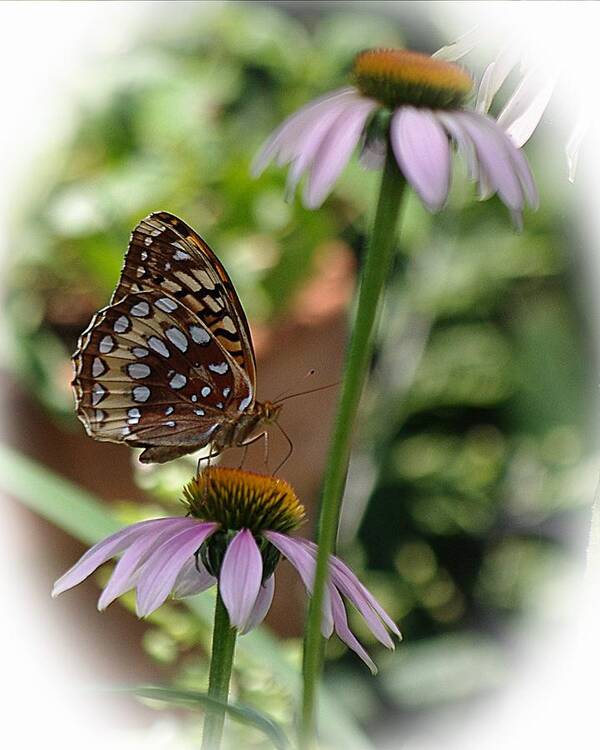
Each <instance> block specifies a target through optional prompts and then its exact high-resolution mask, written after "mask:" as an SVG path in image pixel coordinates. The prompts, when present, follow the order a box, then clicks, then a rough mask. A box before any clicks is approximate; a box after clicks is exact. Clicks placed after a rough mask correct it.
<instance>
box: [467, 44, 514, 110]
mask: <svg viewBox="0 0 600 750" xmlns="http://www.w3.org/2000/svg"><path fill="white" fill-rule="evenodd" d="M519 56H520V53H519V47H518V46H517V45H515V44H508V45H506V47H504V49H503V50H501V52H500V54H499V55H498V57H497V58H496V59H495V60H494V61H493V62H491V63H490V64H489V65H488V66H487V68H486V69H485V71H484V73H483V76H482V77H481V83H480V84H479V89H478V91H477V101H476V103H475V110H476V111H477V112H480V113H481V114H486V113H487V112H488V110H489V108H490V107H491V105H492V101H493V100H494V97H495V96H496V94H497V93H498V91H499V90H500V89H501V87H502V84H503V83H504V81H506V79H507V78H508V76H509V75H510V72H511V70H512V69H513V68H514V67H515V65H516V64H517V63H518V62H519Z"/></svg>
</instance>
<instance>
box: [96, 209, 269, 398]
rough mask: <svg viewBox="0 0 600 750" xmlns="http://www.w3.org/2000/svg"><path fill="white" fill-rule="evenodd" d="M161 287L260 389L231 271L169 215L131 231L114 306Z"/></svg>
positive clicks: (156, 216) (162, 214)
mask: <svg viewBox="0 0 600 750" xmlns="http://www.w3.org/2000/svg"><path fill="white" fill-rule="evenodd" d="M145 289H161V290H163V291H165V292H167V293H168V294H170V295H171V296H173V297H174V298H175V299H177V300H179V301H181V302H182V303H183V304H184V305H185V306H186V307H187V308H188V310H190V311H191V312H192V313H194V314H195V315H196V316H198V318H200V319H201V320H202V322H203V323H204V325H206V326H207V327H208V329H209V330H210V331H211V333H212V334H213V335H214V336H215V337H216V338H217V340H218V341H219V343H220V344H221V346H222V347H223V348H224V349H226V350H227V352H228V353H229V354H230V355H231V356H232V357H233V359H234V360H235V361H236V363H237V364H238V366H239V367H240V369H241V370H242V371H243V372H244V373H246V375H247V377H248V380H249V381H250V386H251V388H252V392H253V393H254V391H255V390H256V361H255V356H254V347H253V346H252V337H251V334H250V327H249V326H248V320H247V318H246V315H245V313H244V310H243V309H242V305H241V303H240V300H239V297H238V295H237V292H236V291H235V288H234V286H233V283H232V282H231V279H230V278H229V275H228V274H227V271H226V270H225V269H224V268H223V266H222V264H221V262H220V261H219V259H218V258H217V256H216V255H215V254H214V253H213V251H212V250H211V249H210V247H209V246H208V245H207V244H206V242H205V241H204V240H203V239H202V238H201V237H200V236H199V235H198V234H197V233H196V232H195V231H194V230H193V229H192V228H191V227H189V226H188V225H187V224H186V223H185V222H183V221H182V220H181V219H178V218H177V217H176V216H173V214H170V213H168V212H167V211H159V212H156V213H153V214H150V215H149V216H147V217H146V218H145V219H143V220H142V221H141V222H140V223H139V224H138V225H137V227H136V228H135V229H134V230H133V233H132V235H131V239H130V242H129V248H128V251H127V255H126V257H125V265H124V267H123V271H122V272H121V278H120V280H119V283H118V285H117V288H116V289H115V292H114V294H113V296H112V300H111V303H114V302H118V301H119V300H120V299H121V298H122V297H124V296H125V295H126V294H129V293H130V292H137V291H143V290H145Z"/></svg>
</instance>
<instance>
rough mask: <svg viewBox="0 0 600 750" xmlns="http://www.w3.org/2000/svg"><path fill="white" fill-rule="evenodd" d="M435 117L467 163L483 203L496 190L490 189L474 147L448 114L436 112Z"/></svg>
mask: <svg viewBox="0 0 600 750" xmlns="http://www.w3.org/2000/svg"><path fill="white" fill-rule="evenodd" d="M436 117H437V119H438V121H439V122H440V123H441V124H442V125H443V127H444V129H445V130H446V132H447V133H448V135H449V136H450V137H451V138H452V139H453V140H454V142H455V143H456V146H457V148H458V150H459V152H460V153H461V154H462V157H463V158H464V160H465V161H466V162H467V171H468V174H469V178H470V179H471V180H475V181H476V182H477V189H478V193H479V199H480V200H482V201H483V200H487V199H488V198H491V196H492V195H494V193H495V192H496V189H495V188H494V187H492V185H491V183H490V179H489V177H488V176H487V174H486V171H485V168H484V166H483V164H481V163H480V162H479V160H478V159H477V153H476V151H475V145H474V144H473V141H472V140H471V139H470V138H469V136H468V134H467V132H466V130H465V129H464V128H463V127H462V125H461V123H460V122H459V121H458V120H457V119H456V118H455V117H453V116H452V114H451V113H449V112H442V111H438V112H436Z"/></svg>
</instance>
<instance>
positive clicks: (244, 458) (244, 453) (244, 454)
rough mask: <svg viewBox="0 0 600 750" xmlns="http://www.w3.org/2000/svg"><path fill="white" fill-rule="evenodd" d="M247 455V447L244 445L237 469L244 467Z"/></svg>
mask: <svg viewBox="0 0 600 750" xmlns="http://www.w3.org/2000/svg"><path fill="white" fill-rule="evenodd" d="M247 453H248V446H247V445H244V452H243V453H242V460H241V461H240V465H239V466H238V469H241V468H242V466H243V465H244V462H245V460H246V455H247Z"/></svg>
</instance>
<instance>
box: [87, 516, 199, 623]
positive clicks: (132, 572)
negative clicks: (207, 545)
mask: <svg viewBox="0 0 600 750" xmlns="http://www.w3.org/2000/svg"><path fill="white" fill-rule="evenodd" d="M178 520H179V523H177V524H176V523H173V524H169V525H168V526H167V528H164V526H165V524H162V526H163V528H162V530H160V527H158V528H157V527H154V528H151V529H149V530H148V531H146V533H145V534H143V535H142V536H140V537H139V538H138V539H136V540H135V541H134V542H133V543H132V544H130V546H129V547H128V548H127V549H126V550H125V552H124V553H123V556H122V557H121V559H120V560H119V562H118V563H117V564H116V566H115V569H114V570H113V573H112V575H111V577H110V580H109V581H108V583H107V585H106V587H105V588H104V591H103V592H102V594H101V596H100V599H99V600H98V609H99V610H103V609H106V607H108V605H109V604H110V603H111V602H113V601H114V600H115V599H116V598H117V597H119V596H121V594H124V593H125V592H126V591H129V590H130V589H132V588H133V587H134V586H135V585H136V583H137V579H138V573H139V571H140V568H141V566H142V565H143V564H144V563H145V562H146V560H147V559H148V558H149V557H150V555H151V554H152V553H153V552H154V551H155V550H156V549H158V547H160V545H161V544H162V543H163V542H164V541H166V539H170V538H171V537H172V536H173V534H175V533H176V532H178V531H180V530H182V529H184V528H189V527H191V526H192V525H193V524H194V521H193V519H191V518H180V519H178Z"/></svg>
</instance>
